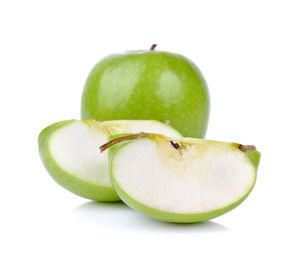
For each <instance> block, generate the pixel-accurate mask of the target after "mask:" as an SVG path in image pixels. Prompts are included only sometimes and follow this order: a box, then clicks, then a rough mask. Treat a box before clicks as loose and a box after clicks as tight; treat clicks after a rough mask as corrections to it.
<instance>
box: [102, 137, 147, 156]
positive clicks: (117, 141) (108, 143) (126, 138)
mask: <svg viewBox="0 0 300 266" xmlns="http://www.w3.org/2000/svg"><path fill="white" fill-rule="evenodd" d="M148 135H149V133H145V132H141V133H138V134H132V135H126V136H123V137H120V138H116V139H112V140H110V141H109V142H107V143H105V144H103V145H102V146H101V147H100V148H99V149H100V152H101V153H102V152H104V151H105V150H106V149H108V148H109V147H111V146H113V145H115V144H117V143H119V142H122V141H125V140H132V139H138V138H144V137H147V136H148Z"/></svg>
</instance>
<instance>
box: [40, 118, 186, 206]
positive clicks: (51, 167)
mask: <svg viewBox="0 0 300 266" xmlns="http://www.w3.org/2000/svg"><path fill="white" fill-rule="evenodd" d="M140 131H147V132H153V133H162V134H166V135H169V136H177V137H178V136H181V135H180V134H179V133H178V132H177V131H176V130H175V129H173V128H172V127H170V126H169V125H166V124H164V123H162V122H159V121H154V120H122V121H105V122H96V121H95V120H81V121H78V120H68V121H61V122H58V123H55V124H52V125H50V126H48V127H47V128H45V129H44V130H43V131H42V132H41V133H40V135H39V138H38V142H39V151H40V156H41V158H42V161H43V163H44V165H45V167H46V169H47V170H48V172H49V174H50V175H51V176H52V177H53V178H54V180H55V181H56V182H57V183H59V184H60V185H61V186H63V187H64V188H66V189H68V190H70V191H72V192H73V193H75V194H77V195H79V196H82V197H85V198H88V199H92V200H99V201H119V200H120V198H119V197H118V195H117V194H116V193H115V191H114V189H113V187H112V185H111V181H110V178H109V175H108V165H107V153H103V154H101V155H100V154H99V146H100V145H102V144H103V143H105V142H107V141H108V137H109V136H110V135H112V134H117V133H125V132H140Z"/></svg>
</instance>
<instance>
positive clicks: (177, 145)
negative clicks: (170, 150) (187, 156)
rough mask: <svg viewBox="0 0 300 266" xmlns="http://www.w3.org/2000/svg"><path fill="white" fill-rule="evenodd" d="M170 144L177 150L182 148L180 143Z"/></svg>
mask: <svg viewBox="0 0 300 266" xmlns="http://www.w3.org/2000/svg"><path fill="white" fill-rule="evenodd" d="M170 143H171V144H172V146H173V147H174V148H175V149H176V150H178V149H179V148H180V145H179V144H178V143H176V142H174V141H172V140H171V141H170Z"/></svg>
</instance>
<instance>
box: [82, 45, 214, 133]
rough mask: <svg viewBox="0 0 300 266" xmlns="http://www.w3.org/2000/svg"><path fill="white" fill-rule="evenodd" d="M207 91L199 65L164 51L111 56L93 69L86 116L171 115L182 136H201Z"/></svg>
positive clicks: (207, 104)
mask: <svg viewBox="0 0 300 266" xmlns="http://www.w3.org/2000/svg"><path fill="white" fill-rule="evenodd" d="M209 107H210V101H209V94H208V89H207V86H206V83H205V80H204V78H203V76H202V74H201V72H200V70H199V69H198V67H197V66H196V65H195V64H194V63H193V62H191V61H190V60H189V59H187V58H185V57H183V56H181V55H178V54H173V53H168V52H162V51H152V50H149V51H132V52H127V53H122V54H116V55H112V56H108V57H106V58H104V59H103V60H102V61H100V62H99V63H98V64H97V65H96V66H95V67H94V68H93V69H92V71H91V73H90V74H89V76H88V78H87V81H86V84H85V87H84V90H83V94H82V100H81V117H82V119H95V120H98V121H105V120H122V119H131V120H136V119H142V120H149V119H150V120H152V119H154V120H160V121H167V120H168V121H170V123H171V126H172V127H174V128H175V129H177V130H178V131H179V132H180V133H181V134H182V135H183V136H184V137H193V138H203V137H204V136H205V132H206V128H207V124H208V116H209Z"/></svg>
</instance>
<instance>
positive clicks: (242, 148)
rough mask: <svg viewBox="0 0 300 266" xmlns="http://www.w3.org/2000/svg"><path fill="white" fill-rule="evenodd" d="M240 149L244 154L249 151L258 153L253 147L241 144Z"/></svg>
mask: <svg viewBox="0 0 300 266" xmlns="http://www.w3.org/2000/svg"><path fill="white" fill-rule="evenodd" d="M239 149H240V150H241V151H244V152H248V151H256V147H255V146H253V145H242V144H240V145H239Z"/></svg>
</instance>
